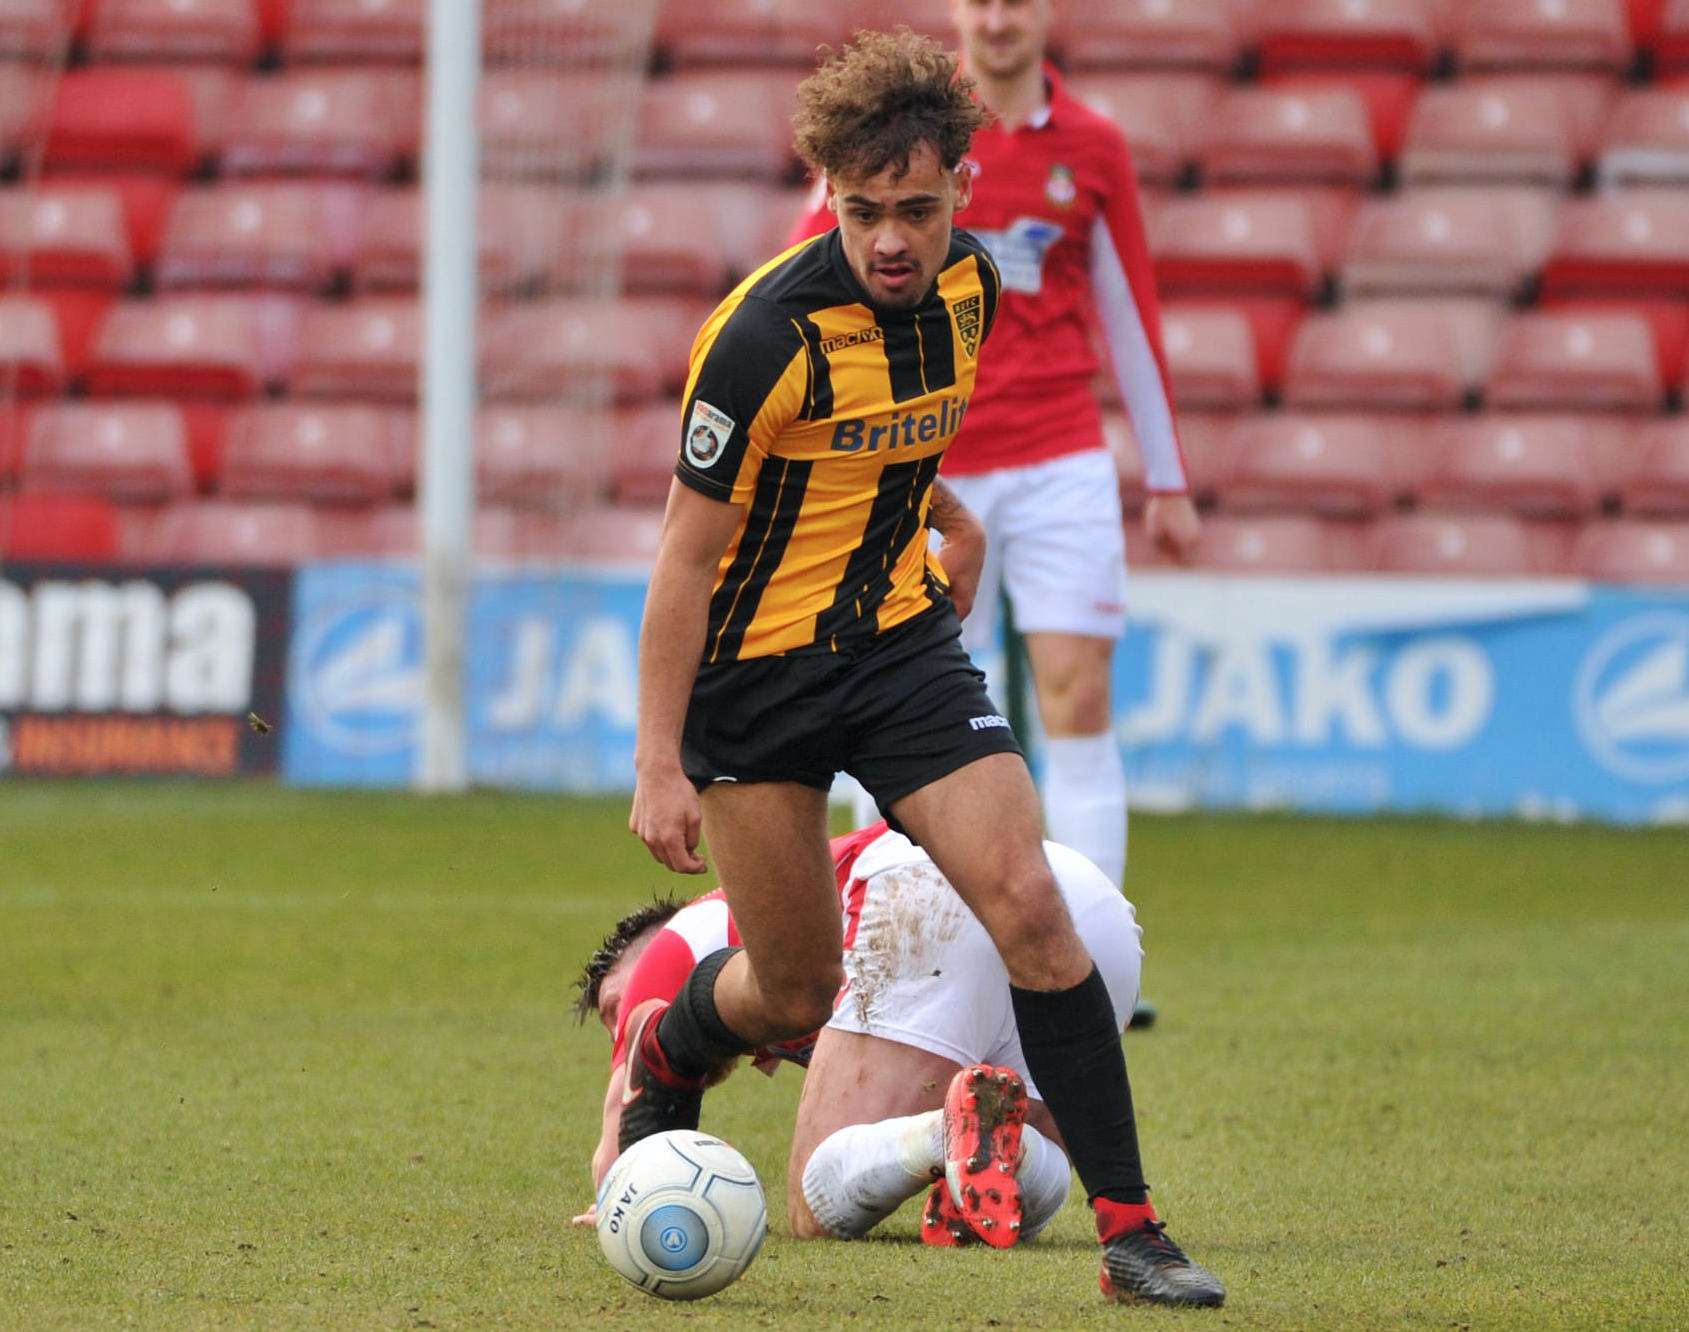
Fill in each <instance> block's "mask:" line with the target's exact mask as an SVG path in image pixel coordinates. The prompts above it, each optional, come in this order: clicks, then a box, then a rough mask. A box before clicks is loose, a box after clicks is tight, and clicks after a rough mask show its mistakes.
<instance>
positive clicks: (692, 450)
mask: <svg viewBox="0 0 1689 1332" xmlns="http://www.w3.org/2000/svg"><path fill="white" fill-rule="evenodd" d="M732 435H733V418H732V417H731V416H729V415H728V414H727V413H726V412H724V411H722V410H721V409H720V408H717V407H712V406H710V404H709V403H707V402H705V401H704V400H703V399H702V398H694V399H693V400H692V415H691V416H690V417H688V418H687V421H686V458H687V461H688V462H690V463H691V464H692V465H693V466H694V467H697V468H709V467H713V466H715V460H716V459H717V458H719V457H721V451H722V450H723V449H724V448H726V447H727V441H728V440H729V439H730V438H732Z"/></svg>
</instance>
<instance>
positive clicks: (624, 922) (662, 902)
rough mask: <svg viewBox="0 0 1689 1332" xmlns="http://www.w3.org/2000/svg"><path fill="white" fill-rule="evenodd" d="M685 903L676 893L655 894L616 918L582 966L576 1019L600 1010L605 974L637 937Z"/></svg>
mask: <svg viewBox="0 0 1689 1332" xmlns="http://www.w3.org/2000/svg"><path fill="white" fill-rule="evenodd" d="M684 905H686V904H685V903H684V902H678V901H676V900H675V899H674V898H673V897H672V896H670V897H655V898H652V899H651V901H649V902H647V903H646V904H645V905H644V906H642V907H640V908H639V909H638V910H637V911H632V912H629V913H628V914H627V915H625V916H623V917H622V918H621V919H620V920H618V921H617V922H616V925H615V928H614V929H612V930H611V931H610V933H608V934H607V935H605V936H604V942H603V943H601V944H599V945H598V948H597V950H596V951H595V952H594V953H593V955H592V956H591V957H589V958H587V960H586V966H584V967H582V968H581V976H580V979H579V980H577V981H576V982H575V988H576V989H578V990H579V991H580V994H579V995H577V996H576V998H575V1021H576V1022H585V1021H586V1020H587V1018H588V1017H589V1016H590V1015H591V1014H593V1013H596V1012H597V1011H598V992H599V991H600V990H601V989H603V988H604V978H605V977H606V976H608V975H609V974H610V968H611V967H613V966H615V965H616V963H618V962H620V961H621V960H622V958H623V957H624V956H626V954H627V950H628V949H629V948H630V947H631V946H632V944H633V941H634V940H635V939H637V938H639V936H640V935H642V934H644V933H645V931H646V930H651V929H660V928H662V927H663V926H664V925H667V924H668V923H669V921H670V920H671V919H673V917H674V914H675V912H677V911H679V910H680V908H681V907H683V906H684Z"/></svg>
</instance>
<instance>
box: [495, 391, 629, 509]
mask: <svg viewBox="0 0 1689 1332" xmlns="http://www.w3.org/2000/svg"><path fill="white" fill-rule="evenodd" d="M612 440H613V441H614V443H613V444H612ZM627 446H628V441H627V440H625V439H624V438H623V437H622V436H621V435H620V434H619V433H618V434H615V435H612V433H611V430H610V423H609V420H608V418H607V417H605V416H604V415H602V414H598V413H585V412H580V411H576V410H572V409H569V408H565V407H517V406H495V407H487V408H484V409H483V410H482V411H481V413H480V414H479V415H478V416H477V417H476V420H475V493H476V495H477V496H478V497H479V498H480V499H482V500H484V501H486V502H487V503H489V504H512V505H524V504H530V505H531V504H541V505H556V504H571V505H576V504H585V503H589V502H592V501H593V500H596V499H597V498H598V496H599V494H600V492H601V491H602V490H603V489H604V480H605V478H604V472H605V468H606V466H607V462H608V459H609V458H610V456H611V455H612V452H614V453H617V454H619V453H620V452H621V451H622V450H623V449H625V448H626V447H627Z"/></svg>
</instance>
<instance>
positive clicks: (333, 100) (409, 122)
mask: <svg viewBox="0 0 1689 1332" xmlns="http://www.w3.org/2000/svg"><path fill="white" fill-rule="evenodd" d="M421 108H422V102H421V89H420V86H419V84H418V76H417V74H416V73H415V72H413V71H411V70H400V69H393V70H382V69H374V68H371V69H310V68H301V69H295V70H292V71H289V72H288V73H285V74H280V75H277V76H275V77H273V78H249V79H247V80H245V81H244V83H243V84H242V86H241V88H240V89H239V92H238V94H237V96H236V97H235V99H234V102H233V105H232V106H231V108H230V124H229V130H228V134H227V138H226V141H225V143H224V145H223V150H222V164H223V168H224V170H226V171H229V172H231V173H234V174H236V175H243V174H244V175H255V174H278V173H290V172H313V173H325V174H335V175H348V176H362V177H373V178H379V177H382V176H385V175H388V174H389V173H390V172H392V171H393V170H394V169H395V168H396V167H398V166H399V164H400V163H401V162H402V161H404V160H406V159H407V158H410V157H412V156H414V155H415V153H416V150H417V142H418V138H419V136H420V132H421V130H420V127H421V113H422V112H421Z"/></svg>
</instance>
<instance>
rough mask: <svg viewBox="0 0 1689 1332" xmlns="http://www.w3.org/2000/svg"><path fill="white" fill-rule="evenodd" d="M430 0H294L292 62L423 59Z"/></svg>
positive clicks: (286, 46)
mask: <svg viewBox="0 0 1689 1332" xmlns="http://www.w3.org/2000/svg"><path fill="white" fill-rule="evenodd" d="M426 19H427V5H426V0H359V3H357V4H355V5H349V4H347V3H346V0H290V9H289V13H288V19H287V31H286V33H285V35H284V37H283V45H282V49H283V52H284V53H285V54H286V56H287V58H288V59H289V60H357V61H363V60H399V61H405V62H407V63H415V62H417V61H420V60H421V59H422V48H423V33H424V31H425V29H426V27H427V23H426Z"/></svg>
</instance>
